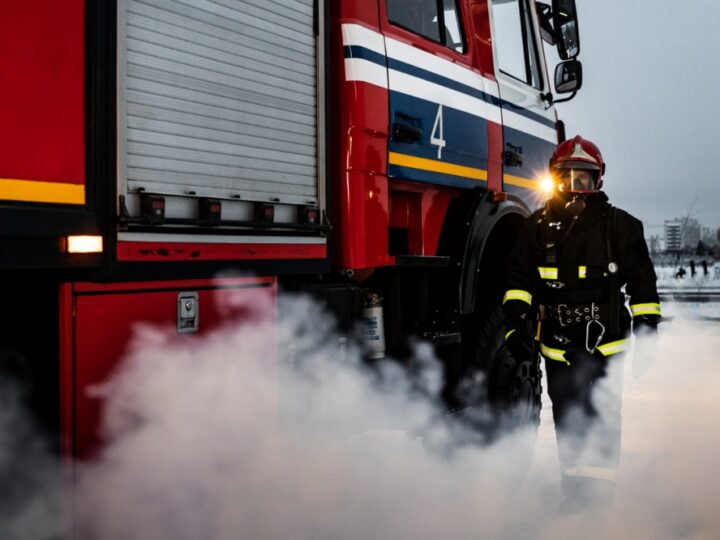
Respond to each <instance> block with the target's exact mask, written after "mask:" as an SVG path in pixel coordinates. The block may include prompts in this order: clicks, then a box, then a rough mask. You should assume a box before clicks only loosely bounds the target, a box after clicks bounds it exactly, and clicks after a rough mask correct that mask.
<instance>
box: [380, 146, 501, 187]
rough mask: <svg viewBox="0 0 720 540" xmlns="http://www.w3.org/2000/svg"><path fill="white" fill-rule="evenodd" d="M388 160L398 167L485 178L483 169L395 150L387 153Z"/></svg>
mask: <svg viewBox="0 0 720 540" xmlns="http://www.w3.org/2000/svg"><path fill="white" fill-rule="evenodd" d="M388 162H389V163H390V165H397V166H398V167H409V168H411V169H421V170H423V171H430V172H436V173H443V174H451V175H453V176H460V177H462V178H472V179H473V180H481V181H486V180H487V171H486V170H483V169H476V168H474V167H466V166H464V165H455V164H453V163H444V162H442V161H437V160H434V159H427V158H419V157H415V156H409V155H407V154H399V153H397V152H390V153H389V155H388Z"/></svg>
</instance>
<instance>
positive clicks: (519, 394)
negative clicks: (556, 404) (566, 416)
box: [454, 301, 542, 440]
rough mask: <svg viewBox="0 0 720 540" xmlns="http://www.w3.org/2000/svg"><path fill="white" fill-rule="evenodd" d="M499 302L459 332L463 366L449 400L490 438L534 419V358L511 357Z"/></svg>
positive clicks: (537, 375)
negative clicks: (452, 398) (452, 395)
mask: <svg viewBox="0 0 720 540" xmlns="http://www.w3.org/2000/svg"><path fill="white" fill-rule="evenodd" d="M505 332H506V330H505V317H504V314H503V311H502V307H501V305H500V302H499V301H498V302H494V303H493V305H492V308H491V309H489V310H488V311H487V312H486V313H485V314H484V315H483V316H472V317H470V318H469V319H468V320H467V321H466V325H465V327H464V331H463V366H462V374H461V378H460V381H459V384H458V385H457V386H456V392H455V396H454V401H455V403H456V407H455V408H456V410H457V416H459V417H460V418H461V419H462V420H463V421H465V422H467V423H469V424H470V425H471V427H473V428H474V429H476V430H477V431H478V432H479V434H480V435H481V436H482V437H483V438H485V439H487V440H492V439H495V438H497V436H499V435H501V434H502V433H507V432H509V431H512V430H515V429H518V428H523V427H528V426H531V427H533V426H534V427H535V429H537V426H538V425H539V423H540V407H541V395H542V384H541V378H542V377H541V370H540V357H539V355H538V354H537V353H536V354H535V357H534V358H527V359H519V360H518V359H516V358H514V357H513V355H512V354H511V353H510V350H509V349H508V348H507V346H506V345H505Z"/></svg>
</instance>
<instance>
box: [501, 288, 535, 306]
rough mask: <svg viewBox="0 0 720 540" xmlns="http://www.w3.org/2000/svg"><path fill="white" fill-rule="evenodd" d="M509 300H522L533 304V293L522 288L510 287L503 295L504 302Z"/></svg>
mask: <svg viewBox="0 0 720 540" xmlns="http://www.w3.org/2000/svg"><path fill="white" fill-rule="evenodd" d="M509 300H520V301H521V302H525V303H527V304H530V305H532V294H530V293H529V292H527V291H522V290H520V289H510V290H509V291H507V292H506V293H505V296H503V304H504V303H505V302H507V301H509Z"/></svg>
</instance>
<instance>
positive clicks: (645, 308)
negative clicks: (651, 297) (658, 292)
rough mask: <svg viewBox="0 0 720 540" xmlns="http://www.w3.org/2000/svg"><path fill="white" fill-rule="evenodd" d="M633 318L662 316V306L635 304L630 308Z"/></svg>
mask: <svg viewBox="0 0 720 540" xmlns="http://www.w3.org/2000/svg"><path fill="white" fill-rule="evenodd" d="M630 311H632V314H633V317H634V316H635V315H662V313H661V312H660V304H634V305H631V306H630Z"/></svg>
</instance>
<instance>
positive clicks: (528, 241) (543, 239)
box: [503, 192, 660, 360]
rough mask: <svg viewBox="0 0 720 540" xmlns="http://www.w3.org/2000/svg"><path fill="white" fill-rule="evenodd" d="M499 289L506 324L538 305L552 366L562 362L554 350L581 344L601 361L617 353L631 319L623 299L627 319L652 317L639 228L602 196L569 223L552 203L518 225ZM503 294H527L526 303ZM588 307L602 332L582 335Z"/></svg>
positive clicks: (593, 329) (652, 279)
mask: <svg viewBox="0 0 720 540" xmlns="http://www.w3.org/2000/svg"><path fill="white" fill-rule="evenodd" d="M547 246H550V247H549V248H548V247H547ZM613 270H615V271H616V272H615V273H613ZM622 287H625V289H624V290H625V293H623V292H622V290H621V288H622ZM506 289H507V290H508V292H509V293H510V294H506V296H505V299H504V304H503V305H504V308H505V311H506V316H507V318H508V321H509V322H510V326H512V322H513V321H514V320H517V319H518V318H526V317H527V318H532V316H531V314H532V313H533V312H534V309H537V308H539V307H540V306H543V307H542V318H543V321H542V335H541V342H542V344H543V349H544V350H543V352H544V353H548V354H550V355H551V356H553V358H552V359H554V360H561V359H562V358H561V354H560V353H558V352H557V351H561V352H564V351H566V350H567V349H568V348H574V347H577V348H583V349H585V348H586V346H588V345H589V347H590V348H593V346H594V345H597V346H598V350H599V351H600V352H601V353H602V354H603V355H605V356H610V355H612V354H615V353H617V352H621V350H623V349H624V348H625V345H626V344H625V342H622V343H620V344H619V345H617V344H618V342H619V341H620V340H623V339H624V338H625V337H627V335H628V333H629V330H630V321H631V314H630V313H629V312H628V310H627V309H626V308H625V306H624V304H625V299H626V294H627V296H629V297H630V309H631V313H632V314H633V315H635V316H659V315H660V311H659V310H660V307H659V299H658V294H657V289H656V276H655V270H654V268H653V264H652V260H651V259H650V255H649V253H648V249H647V244H646V242H645V238H644V235H643V226H642V223H641V222H640V221H639V220H638V219H636V218H634V217H633V216H631V215H630V214H628V213H627V212H625V211H624V210H621V209H619V208H614V207H612V206H611V205H610V204H609V203H608V202H607V197H606V196H605V194H604V193H602V192H600V193H596V194H594V195H592V196H590V197H588V199H587V207H586V208H585V210H584V211H583V212H582V213H581V214H580V215H579V217H577V218H576V219H573V217H572V216H571V215H570V214H569V213H568V212H567V211H566V210H565V209H564V208H563V207H562V206H560V204H558V203H557V202H556V201H555V200H553V201H551V202H550V203H548V205H546V207H544V208H542V209H540V210H538V211H536V212H535V213H534V214H532V215H531V216H530V217H529V218H528V219H527V220H526V221H525V223H524V225H523V227H522V229H521V231H520V235H519V237H518V239H517V243H516V245H515V248H514V249H513V251H512V252H511V254H510V257H509V260H508V265H507V287H506ZM511 291H523V292H527V293H529V295H530V297H531V302H530V303H528V302H527V300H528V297H527V296H524V295H521V296H522V299H518V298H517V297H514V296H513V294H512V293H511ZM577 306H580V313H576V312H575V310H576V309H577ZM593 308H595V309H596V311H595V315H596V316H597V317H598V320H599V322H600V323H602V326H603V327H604V331H602V327H601V326H600V325H597V324H595V323H592V324H591V325H590V327H589V329H588V324H587V323H588V314H589V313H588V311H587V310H588V309H589V310H590V311H592V310H593ZM568 310H569V311H570V313H569V314H568ZM559 314H561V315H563V316H564V320H563V321H560V320H558V319H559V317H558V315H559ZM569 318H572V321H570V322H571V323H570V324H567V322H568V319H569ZM578 318H579V319H580V320H579V321H578V320H577V319H578ZM593 318H595V317H593ZM598 338H600V340H599V342H598V341H597V340H598ZM613 344H616V345H615V346H613ZM553 351H554V352H556V354H552V352H553ZM548 354H545V356H546V357H547V356H548Z"/></svg>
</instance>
